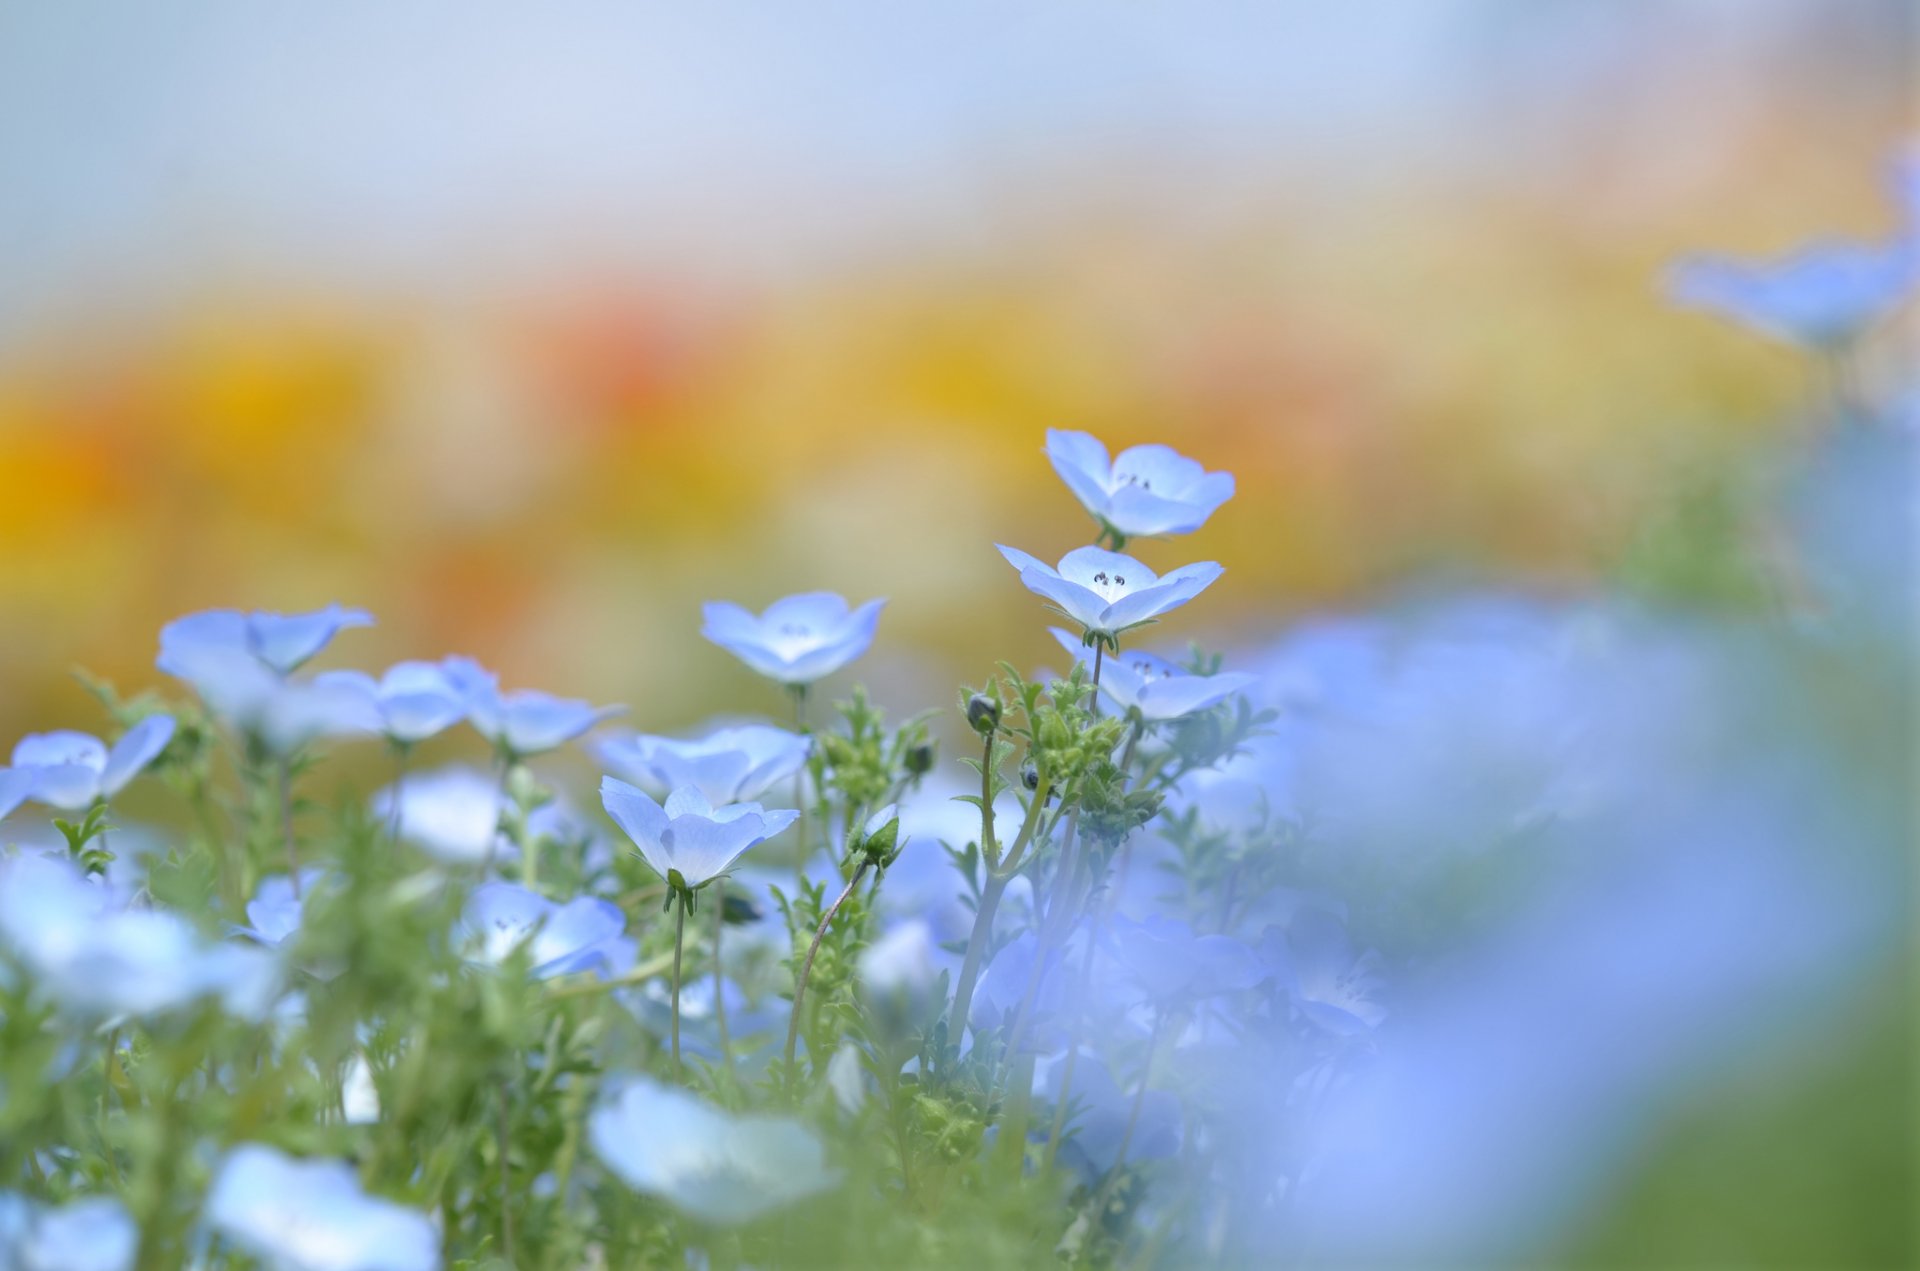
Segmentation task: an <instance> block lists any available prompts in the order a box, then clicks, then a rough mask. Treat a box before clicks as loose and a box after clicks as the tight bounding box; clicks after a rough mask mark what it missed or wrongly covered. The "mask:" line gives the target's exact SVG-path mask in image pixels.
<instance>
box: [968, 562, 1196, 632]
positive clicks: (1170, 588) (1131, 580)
mask: <svg viewBox="0 0 1920 1271" xmlns="http://www.w3.org/2000/svg"><path fill="white" fill-rule="evenodd" d="M1000 554H1001V555H1002V556H1004V557H1006V558H1007V563H1008V564H1009V565H1012V566H1013V567H1014V568H1015V569H1017V570H1019V571H1020V581H1021V582H1023V583H1025V584H1026V586H1027V590H1028V591H1030V592H1032V593H1033V594H1034V595H1036V596H1040V597H1042V598H1044V599H1047V600H1050V601H1052V602H1053V604H1054V606H1055V608H1057V609H1058V610H1059V611H1060V613H1061V615H1062V616H1064V617H1066V618H1068V619H1070V620H1072V621H1074V622H1077V623H1079V624H1080V625H1081V627H1083V628H1085V630H1086V631H1087V633H1088V634H1089V635H1099V636H1107V637H1113V636H1118V635H1119V634H1120V633H1122V632H1124V631H1127V630H1129V629H1131V628H1133V627H1137V626H1140V625H1141V624H1142V623H1147V622H1152V621H1153V620H1155V619H1156V618H1158V617H1160V615H1161V614H1164V613H1170V612H1171V611H1173V610H1175V609H1178V608H1179V607H1180V606H1181V605H1184V604H1186V603H1187V602H1188V601H1189V600H1192V599H1193V598H1194V597H1195V596H1197V595H1199V594H1200V593H1201V592H1203V591H1205V590H1206V589H1207V587H1208V585H1209V584H1211V583H1212V582H1213V580H1214V579H1216V578H1218V577H1219V576H1220V575H1221V574H1222V573H1223V572H1225V571H1223V570H1222V569H1221V568H1220V566H1218V565H1216V564H1214V563H1213V562H1212V561H1202V562H1201V563H1199V564H1197V565H1182V566H1181V567H1180V568H1178V569H1176V570H1174V571H1173V572H1172V573H1170V574H1168V575H1167V576H1166V577H1164V578H1161V577H1157V576H1155V574H1154V572H1153V571H1152V570H1151V569H1148V568H1147V567H1146V566H1145V565H1142V564H1141V563H1140V562H1139V561H1137V560H1135V559H1133V557H1131V556H1122V555H1121V554H1120V553H1118V552H1109V551H1107V550H1105V549H1104V548H1099V547H1078V548H1075V549H1074V550H1073V551H1070V552H1068V553H1067V554H1066V555H1065V556H1063V557H1061V558H1060V566H1059V568H1057V569H1056V568H1054V567H1052V566H1050V565H1046V564H1043V563H1042V562H1040V561H1038V560H1036V559H1034V558H1033V557H1031V556H1029V555H1027V554H1026V553H1025V552H1023V551H1020V550H1019V549H1017V548H1012V547H1004V546H1003V547H1001V548H1000Z"/></svg>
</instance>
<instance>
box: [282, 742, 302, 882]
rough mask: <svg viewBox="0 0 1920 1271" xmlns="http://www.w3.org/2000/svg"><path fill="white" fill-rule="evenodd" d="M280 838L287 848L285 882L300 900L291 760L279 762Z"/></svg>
mask: <svg viewBox="0 0 1920 1271" xmlns="http://www.w3.org/2000/svg"><path fill="white" fill-rule="evenodd" d="M280 837H281V838H282V839H283V840H285V842H286V847H287V881H288V882H289V883H291V884H292V885H293V898H294V899H295V900H298V899H300V850H299V848H298V847H297V846H296V845H295V844H294V841H293V760H292V759H290V758H283V759H282V760H281V761H280Z"/></svg>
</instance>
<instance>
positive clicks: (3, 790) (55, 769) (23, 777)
mask: <svg viewBox="0 0 1920 1271" xmlns="http://www.w3.org/2000/svg"><path fill="white" fill-rule="evenodd" d="M172 739H173V716H171V715H149V716H147V717H146V718H145V719H143V720H141V721H140V722H139V723H137V724H135V725H134V726H133V727H132V728H129V729H128V730H127V732H126V735H125V736H123V737H121V738H120V740H119V741H117V742H115V743H114V744H113V748H112V749H111V750H109V749H108V748H107V746H106V744H105V743H104V742H102V741H101V740H100V739H99V738H98V737H93V736H90V735H89V734H87V733H76V732H67V731H61V732H52V733H32V734H29V735H28V736H25V737H22V738H21V739H20V743H19V745H17V746H15V747H14V748H13V767H12V768H11V769H8V770H5V771H7V772H11V773H13V774H17V775H14V776H12V777H10V778H9V777H0V816H5V815H6V814H7V813H8V812H11V811H12V810H13V809H14V807H16V806H18V805H19V803H20V801H21V800H22V799H37V800H39V801H40V802H41V803H44V804H46V805H48V806H49V807H55V808H60V809H62V810H65V811H74V810H77V809H79V808H84V807H87V806H88V805H89V804H91V803H92V802H93V801H94V800H95V799H111V798H112V797H113V796H114V795H116V794H119V793H120V791H121V790H122V789H124V788H125V787H126V784H127V783H128V782H129V781H132V780H133V779H134V778H135V777H136V776H138V775H139V774H140V770H141V769H143V768H145V767H146V766H147V765H148V764H150V763H152V762H153V761H154V760H155V759H156V758H157V757H158V756H159V754H160V752H161V751H162V750H165V749H166V748H167V742H169V741H171V740H172ZM9 799H11V800H12V802H8V800H9Z"/></svg>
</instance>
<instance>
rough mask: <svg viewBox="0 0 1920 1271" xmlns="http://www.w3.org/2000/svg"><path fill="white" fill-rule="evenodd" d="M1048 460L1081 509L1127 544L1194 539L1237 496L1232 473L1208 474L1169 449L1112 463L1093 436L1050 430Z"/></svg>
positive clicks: (1130, 454) (1149, 449) (1124, 455)
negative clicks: (1157, 537)
mask: <svg viewBox="0 0 1920 1271" xmlns="http://www.w3.org/2000/svg"><path fill="white" fill-rule="evenodd" d="M1047 458H1048V459H1049V460H1051V461H1052V463H1053V470H1054V471H1055V472H1057V473H1059V474H1060V479H1061V480H1062V481H1065V482H1066V483H1067V488H1068V489H1070V490H1072V491H1073V494H1074V497H1075V498H1077V499H1079V500H1080V503H1081V506H1083V507H1085V508H1086V509H1087V511H1089V512H1091V513H1092V514H1093V518H1094V519H1095V520H1096V521H1098V522H1100V524H1101V526H1102V527H1103V528H1104V529H1106V530H1107V531H1109V532H1110V533H1112V534H1114V535H1116V536H1117V537H1118V538H1120V539H1121V540H1122V541H1124V540H1126V539H1129V538H1138V537H1145V536H1148V535H1154V534H1191V533H1192V532H1193V531H1195V530H1197V529H1199V528H1200V527H1201V526H1202V525H1204V524H1206V522H1207V518H1208V517H1209V516H1212V515H1213V512H1214V509H1215V508H1218V507H1219V506H1220V505H1221V504H1222V503H1225V502H1226V501H1227V500H1228V499H1230V498H1232V497H1233V474H1232V473H1228V472H1208V471H1206V470H1205V469H1204V468H1202V467H1201V466H1200V465H1199V464H1197V463H1195V462H1194V461H1193V460H1191V459H1188V458H1186V457H1185V456H1184V455H1181V454H1179V453H1177V452H1176V451H1174V450H1173V449H1171V448H1169V447H1167V446H1133V447H1130V448H1128V449H1126V450H1122V451H1121V452H1120V454H1119V456H1118V457H1117V458H1115V459H1114V460H1113V461H1112V462H1108V460H1107V448H1106V447H1105V446H1103V445H1101V444H1100V442H1099V441H1098V440H1097V439H1095V438H1094V437H1093V436H1092V435H1090V434H1088V433H1083V432H1065V431H1062V430H1060V429H1057V428H1050V429H1048V430H1047Z"/></svg>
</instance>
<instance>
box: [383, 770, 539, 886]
mask: <svg viewBox="0 0 1920 1271" xmlns="http://www.w3.org/2000/svg"><path fill="white" fill-rule="evenodd" d="M396 805H397V806H396ZM502 806H503V801H502V798H501V794H500V782H499V780H498V779H497V778H494V777H490V776H488V775H487V774H486V773H484V772H481V771H480V770H479V769H477V768H470V767H467V766H465V765H461V764H455V765H452V766H449V767H446V768H441V769H438V770H436V771H433V772H410V773H408V774H407V775H406V776H405V777H404V778H403V779H402V780H401V781H399V782H398V783H397V784H395V785H390V786H388V787H387V788H386V789H384V790H381V791H380V792H379V793H377V794H375V795H374V796H373V814H374V816H375V817H376V818H378V819H379V821H380V823H381V824H382V825H395V826H397V827H398V831H399V837H400V838H402V839H404V840H405V841H407V842H409V843H412V844H413V845H414V846H416V847H418V848H420V849H422V850H423V851H425V852H426V853H427V854H428V855H430V856H432V857H435V858H436V859H438V860H441V861H444V862H446V863H447V864H450V865H463V864H471V863H473V862H475V861H483V860H486V859H488V857H489V856H492V857H493V859H495V860H499V859H501V858H502V855H503V854H504V853H507V852H508V851H509V850H510V849H509V848H508V846H507V845H506V844H505V843H504V841H503V840H502V839H501V835H500V811H501V808H502Z"/></svg>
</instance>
